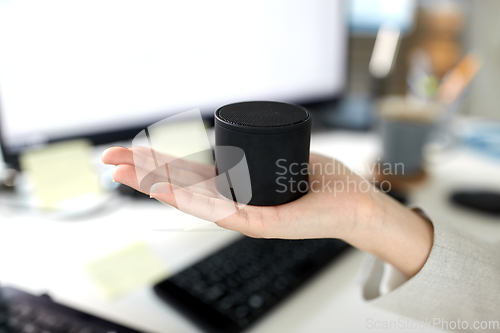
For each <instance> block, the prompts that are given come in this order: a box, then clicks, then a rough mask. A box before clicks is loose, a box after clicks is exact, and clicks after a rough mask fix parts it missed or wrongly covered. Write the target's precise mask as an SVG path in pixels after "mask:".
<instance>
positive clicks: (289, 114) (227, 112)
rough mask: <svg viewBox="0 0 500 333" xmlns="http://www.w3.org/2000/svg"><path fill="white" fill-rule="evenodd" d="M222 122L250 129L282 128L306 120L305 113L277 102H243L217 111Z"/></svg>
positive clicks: (292, 106) (300, 109)
mask: <svg viewBox="0 0 500 333" xmlns="http://www.w3.org/2000/svg"><path fill="white" fill-rule="evenodd" d="M217 115H218V116H219V118H220V119H222V120H223V121H226V122H228V123H231V124H235V125H241V126H250V127H283V126H290V125H294V124H298V123H301V122H303V121H305V120H307V117H308V114H307V112H306V111H305V110H304V109H302V108H300V107H298V106H295V105H290V104H285V103H279V102H244V103H236V104H230V105H226V106H224V107H222V108H220V109H219V110H218V111H217Z"/></svg>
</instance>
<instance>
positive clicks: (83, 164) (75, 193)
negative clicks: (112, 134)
mask: <svg viewBox="0 0 500 333" xmlns="http://www.w3.org/2000/svg"><path fill="white" fill-rule="evenodd" d="M91 153H92V151H91V145H90V143H89V142H87V141H85V140H74V141H66V142H60V143H54V144H50V145H48V146H46V147H44V148H42V149H38V150H30V151H26V152H25V153H23V154H22V155H21V156H20V164H21V168H22V170H23V171H24V172H26V174H27V175H28V179H29V181H30V183H31V185H32V186H33V191H34V194H35V196H36V198H37V199H38V202H39V205H40V207H42V208H54V207H55V206H56V204H58V203H60V202H63V201H65V200H68V199H72V198H75V197H79V196H82V195H88V194H95V195H99V194H101V193H102V187H101V185H100V182H99V175H98V174H97V172H96V171H95V170H94V168H93V166H92V160H91Z"/></svg>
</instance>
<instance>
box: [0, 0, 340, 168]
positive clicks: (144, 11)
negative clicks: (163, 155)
mask: <svg viewBox="0 0 500 333" xmlns="http://www.w3.org/2000/svg"><path fill="white" fill-rule="evenodd" d="M342 2H343V1H342V0H335V1H332V0H312V1H311V0H310V1H268V0H252V1H230V0H223V1H222V0H213V1H204V0H193V1H164V0H141V1H139V0H132V1H122V0H44V1H38V0H8V1H1V2H0V106H1V109H0V116H1V142H2V147H3V153H4V155H5V158H6V160H7V161H8V162H9V160H12V159H13V157H15V156H16V154H18V153H19V152H20V151H22V150H23V149H25V148H27V147H30V146H33V145H40V144H45V143H47V142H54V141H59V140H63V139H68V138H75V137H86V138H89V139H91V140H92V141H93V142H94V143H104V142H108V141H116V140H121V139H125V138H131V137H133V136H134V135H135V134H137V132H138V131H139V130H140V129H142V128H144V127H146V126H147V125H149V124H151V123H153V122H155V121H158V120H160V119H163V118H165V117H168V116H169V115H171V114H175V113H178V112H182V111H187V110H191V109H193V108H200V109H201V111H202V114H203V115H206V116H210V115H212V114H213V111H214V110H215V109H216V108H217V107H219V106H221V105H223V104H225V103H230V102H238V101H245V100H280V101H285V102H295V103H302V104H304V103H306V102H316V101H321V100H328V99H333V98H335V97H337V96H338V95H339V94H340V93H341V92H342V90H343V88H344V85H345V71H346V66H345V62H346V24H345V17H344V14H345V12H344V8H343V4H342Z"/></svg>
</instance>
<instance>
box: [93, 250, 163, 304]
mask: <svg viewBox="0 0 500 333" xmlns="http://www.w3.org/2000/svg"><path fill="white" fill-rule="evenodd" d="M85 268H86V271H87V273H88V275H89V276H90V278H91V280H92V281H93V282H94V284H95V285H96V286H97V288H98V289H99V291H100V292H101V293H102V294H103V296H105V297H107V298H114V297H117V296H119V295H122V294H125V293H127V292H129V291H132V290H134V289H136V288H138V287H141V286H144V285H149V284H154V283H156V282H159V281H161V280H163V279H164V278H166V277H167V275H168V271H167V268H166V267H165V264H164V263H163V261H162V260H161V259H160V258H159V257H158V256H157V255H156V254H155V253H154V252H153V251H152V250H151V248H150V247H149V246H148V244H146V243H145V242H135V243H132V244H130V245H128V246H126V247H124V248H122V249H120V250H118V251H115V252H113V253H110V254H108V255H106V256H104V257H102V258H100V259H97V260H94V261H91V262H89V263H87V265H86V267H85Z"/></svg>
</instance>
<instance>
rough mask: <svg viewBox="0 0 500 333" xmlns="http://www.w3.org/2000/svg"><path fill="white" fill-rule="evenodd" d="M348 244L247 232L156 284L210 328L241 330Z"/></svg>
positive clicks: (166, 296) (168, 298) (229, 331)
mask: <svg viewBox="0 0 500 333" xmlns="http://www.w3.org/2000/svg"><path fill="white" fill-rule="evenodd" d="M348 248H349V245H347V244H346V243H344V242H342V241H340V240H338V239H314V240H278V239H254V238H249V237H244V238H242V239H240V240H237V241H236V242H234V243H232V244H230V245H229V246H227V247H225V248H223V249H222V250H220V251H218V252H217V253H215V254H212V255H210V256H209V257H207V258H205V259H203V260H201V261H200V262H198V263H196V264H195V265H193V266H191V267H189V268H187V269H185V270H183V271H181V272H180V273H178V274H176V275H174V276H172V277H171V278H169V279H167V280H165V281H163V282H160V283H159V284H157V285H156V286H155V287H154V290H155V292H156V293H157V294H158V295H159V296H160V297H161V298H163V299H165V300H166V301H167V302H170V303H171V304H173V305H174V306H175V307H176V308H177V309H178V310H180V311H181V312H183V313H184V314H185V315H186V316H188V317H190V318H191V319H192V320H193V321H194V322H195V323H196V324H198V325H199V326H200V327H201V328H202V329H203V330H206V331H208V332H224V333H236V332H241V331H243V330H245V329H246V328H248V327H249V326H250V325H252V324H253V323H254V322H256V321H257V320H258V319H259V318H260V317H262V316H263V315H264V314H266V313H268V312H269V311H270V310H271V309H272V308H274V307H275V306H276V305H277V304H278V303H279V302H280V301H282V300H283V299H284V298H285V297H287V296H288V295H289V294H290V293H292V292H293V291H295V290H296V289H297V288H298V287H299V286H300V285H302V284H303V283H304V282H305V281H307V280H308V279H309V278H311V277H312V276H313V275H314V274H315V273H317V272H318V271H319V270H320V269H321V268H323V267H325V266H326V265H327V264H328V263H330V262H331V261H332V260H333V259H334V258H336V257H337V256H338V255H339V254H341V253H342V252H344V251H345V250H346V249H348Z"/></svg>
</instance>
